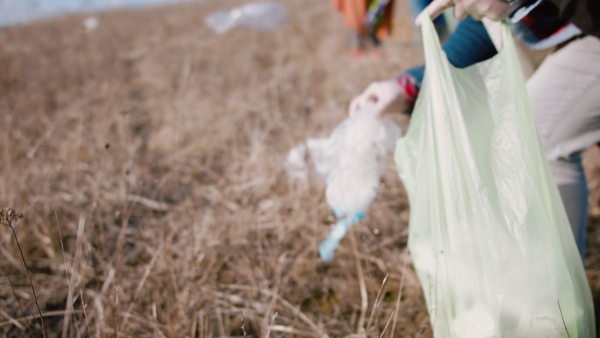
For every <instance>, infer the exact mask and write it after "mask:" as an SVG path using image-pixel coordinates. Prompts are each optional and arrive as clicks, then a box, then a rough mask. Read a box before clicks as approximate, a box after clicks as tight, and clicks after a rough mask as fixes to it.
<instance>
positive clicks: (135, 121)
mask: <svg viewBox="0 0 600 338" xmlns="http://www.w3.org/2000/svg"><path fill="white" fill-rule="evenodd" d="M281 2H282V3H284V4H285V5H286V7H287V8H288V10H289V12H290V14H291V17H292V21H293V24H292V25H290V26H287V27H283V28H281V29H280V30H278V31H277V32H273V33H267V34H261V33H257V32H254V31H251V30H247V29H236V30H234V31H231V32H229V33H227V34H226V35H223V36H216V35H214V34H213V33H212V32H211V31H209V30H208V28H207V27H205V26H204V24H203V18H204V16H205V15H206V14H207V13H209V12H211V11H213V10H217V9H222V8H225V7H231V6H233V5H236V4H239V1H222V0H221V1H205V2H198V3H192V4H183V5H178V6H174V7H165V8H154V9H138V10H130V11H120V12H113V13H101V14H98V17H99V20H100V26H99V28H98V29H97V30H96V31H94V32H92V33H91V34H87V33H85V32H84V30H83V27H82V24H81V22H82V18H83V17H82V16H76V15H75V16H69V17H64V18H60V19H56V20H49V21H45V22H38V23H35V24H31V25H25V26H18V27H11V28H3V29H2V30H0V140H1V143H0V144H1V147H2V148H1V152H0V153H1V155H0V158H1V163H2V166H1V167H0V173H2V180H0V206H14V207H15V208H17V209H18V210H19V211H21V212H23V214H24V215H25V217H24V218H23V219H22V220H21V221H19V223H18V226H17V228H16V233H17V235H18V238H19V241H20V243H21V246H22V247H23V251H24V255H25V258H26V259H27V263H28V265H29V267H30V269H31V274H32V278H33V284H34V286H35V289H36V291H37V293H38V298H39V303H40V306H41V308H42V311H43V312H44V314H45V316H44V323H45V326H46V332H47V333H48V336H49V337H58V336H62V337H86V336H98V337H114V336H123V337H149V336H153V337H154V336H158V337H160V336H166V337H211V336H212V337H216V336H219V337H221V336H239V337H241V336H254V337H263V336H271V337H282V336H286V337H287V336H298V337H303V336H306V337H317V336H324V335H329V336H351V335H364V334H366V335H368V336H379V335H380V334H381V333H382V332H383V331H384V328H385V330H386V331H385V335H386V336H388V335H389V334H390V333H392V332H394V335H395V336H397V337H429V336H431V333H430V330H429V327H428V316H427V313H426V308H425V304H424V302H423V299H422V294H421V291H420V287H419V284H418V281H417V279H416V276H415V274H414V272H413V270H412V269H411V264H410V259H409V257H408V254H407V250H406V242H407V222H408V202H407V200H406V195H405V192H404V190H403V188H402V186H401V183H400V181H399V179H398V178H397V175H396V173H395V171H394V167H393V165H391V164H390V166H389V168H388V169H389V170H388V171H387V172H386V174H385V176H384V181H383V184H382V187H381V191H380V194H379V196H378V199H377V200H376V201H375V203H374V205H373V206H372V208H371V210H370V212H369V218H368V220H367V221H366V222H364V223H363V224H361V225H360V226H357V227H355V229H354V230H353V232H352V235H351V236H349V238H348V239H345V240H344V241H342V244H341V247H340V248H339V249H338V251H337V253H336V258H335V259H334V261H333V262H331V263H324V262H322V261H321V259H320V258H319V257H318V253H317V244H318V242H319V241H320V240H322V239H323V238H324V237H325V236H326V234H327V233H328V232H329V230H330V226H331V224H332V223H333V218H332V213H331V211H330V210H329V208H328V206H327V204H326V202H325V201H324V196H323V195H324V193H323V188H324V187H323V184H322V182H320V181H319V180H318V179H317V178H314V177H313V178H311V180H310V182H309V183H307V184H297V183H293V182H290V181H288V179H287V177H286V175H285V172H284V170H283V168H282V165H283V162H284V159H285V156H286V154H287V151H288V150H289V149H290V148H291V147H292V146H293V145H294V144H295V143H297V142H299V141H302V140H304V139H306V138H307V137H309V136H315V135H324V134H326V133H328V132H329V131H330V130H331V128H333V126H335V125H336V124H337V123H338V122H339V121H340V120H341V119H343V118H344V116H345V109H346V105H347V103H348V101H349V99H350V98H351V97H352V96H353V95H355V94H356V93H358V92H359V91H360V90H362V88H364V86H365V85H366V84H367V83H369V82H370V81H372V80H375V79H382V78H387V77H389V76H391V75H392V74H395V72H397V71H398V70H401V69H403V68H405V67H407V66H410V65H412V64H416V63H419V61H420V60H421V57H422V54H421V50H420V47H419V46H418V45H417V44H412V43H408V42H407V41H409V40H410V38H409V37H410V36H411V34H409V33H407V32H406V30H403V31H400V32H399V33H398V35H397V37H396V39H395V40H394V41H391V42H390V43H389V44H388V46H387V47H386V51H385V52H386V53H387V54H388V56H389V58H388V60H389V61H388V62H386V63H381V62H375V61H371V60H360V61H353V60H349V59H346V58H345V57H344V56H343V55H344V52H345V32H344V30H343V28H342V25H341V20H340V18H339V17H338V16H337V15H336V14H335V13H333V12H331V11H330V10H329V9H328V7H327V6H328V3H327V1H323V0H306V1H292V0H282V1H281ZM401 7H404V8H405V4H404V3H401ZM408 22H409V21H408V17H407V15H405V14H404V15H400V17H399V21H398V23H399V26H400V27H404V28H407V27H410V25H409V24H408ZM407 37H408V38H407ZM403 41H404V42H403ZM588 158H591V160H589V159H588V162H586V163H587V164H586V165H587V168H588V170H589V171H590V174H591V176H592V177H593V179H592V180H590V185H591V187H592V189H593V196H592V205H594V206H598V205H599V204H598V200H599V199H600V195H599V194H600V192H599V191H600V189H598V184H599V183H598V182H600V181H599V180H598V179H597V177H599V176H600V175H598V174H597V171H598V170H599V169H597V168H600V166H599V165H598V163H597V161H596V162H594V161H593V159H595V158H598V155H597V153H592V154H591V155H589V156H588ZM594 177H596V178H594ZM592 215H593V219H592V225H593V226H592V227H591V229H590V233H591V234H590V236H589V237H588V238H589V242H590V243H589V246H590V249H589V255H588V258H587V262H588V265H587V267H588V273H589V276H590V280H591V283H592V287H593V289H594V292H595V294H598V293H600V252H599V251H598V248H597V247H598V245H597V244H598V242H600V237H599V236H600V235H599V233H598V231H599V227H597V226H596V225H595V224H596V223H597V222H598V221H597V219H598V217H599V216H600V212H598V211H597V210H596V209H593V210H592ZM376 229H377V231H375V230H376ZM352 236H355V239H356V244H355V246H353V245H352V243H351V240H350V239H351V238H353V237H352ZM13 237H14V236H13V234H12V232H11V231H10V228H7V227H0V241H1V242H0V276H1V277H0V334H1V335H2V336H5V337H20V336H26V335H28V334H29V331H28V328H30V330H31V331H32V332H33V334H34V335H39V334H41V326H40V321H39V320H35V319H33V318H32V317H35V316H36V313H37V311H36V309H35V303H34V299H33V297H32V294H31V289H30V286H29V281H28V279H27V274H26V273H25V271H24V268H23V265H22V262H21V259H20V255H19V251H18V248H17V246H16V244H15V241H14V238H13ZM406 263H408V265H405V264H406ZM385 276H388V278H387V281H386V283H385V284H384V285H383V286H382V282H383V279H384V278H385ZM402 279H403V284H402V290H401V292H402V296H401V298H399V297H398V294H399V292H400V283H401V280H402ZM13 286H14V289H13ZM361 289H364V290H366V292H364V295H365V296H366V298H365V296H363V297H361V291H360V290H361ZM379 292H381V294H380V295H379V298H378V300H377V304H376V305H377V306H376V307H377V308H376V309H374V308H373V306H374V303H375V299H376V297H377V295H378V293H379ZM365 302H366V304H367V307H366V308H365V306H364V303H365ZM21 309H22V310H21ZM396 310H397V312H395V311H396ZM371 313H373V314H374V315H371ZM392 315H393V316H392ZM361 318H362V319H361ZM390 320H391V321H390ZM359 323H362V325H359ZM367 324H368V331H367V332H364V331H362V328H360V327H358V326H367ZM386 325H387V326H388V327H387V328H386ZM392 326H393V327H392Z"/></svg>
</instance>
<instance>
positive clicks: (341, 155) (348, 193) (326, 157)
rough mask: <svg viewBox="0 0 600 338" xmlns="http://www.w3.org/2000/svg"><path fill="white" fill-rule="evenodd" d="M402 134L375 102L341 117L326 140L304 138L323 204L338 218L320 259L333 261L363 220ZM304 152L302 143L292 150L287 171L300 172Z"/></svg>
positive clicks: (290, 172)
mask: <svg viewBox="0 0 600 338" xmlns="http://www.w3.org/2000/svg"><path fill="white" fill-rule="evenodd" d="M401 134H402V132H401V129H400V127H399V126H398V125H397V124H396V123H394V122H393V121H391V120H387V119H384V118H381V117H380V116H379V114H378V113H377V108H376V107H375V104H374V103H372V102H370V103H368V104H366V105H365V106H364V107H362V108H361V109H360V110H359V111H358V112H357V113H356V114H354V115H352V116H349V117H348V118H347V119H346V120H344V121H342V122H341V123H340V124H339V125H338V126H337V127H336V128H335V129H334V130H333V132H332V133H331V135H330V136H329V137H328V138H311V139H308V140H307V141H306V147H307V149H308V153H309V154H310V157H311V159H312V162H313V164H314V167H315V170H316V172H317V173H318V174H319V175H320V176H321V177H323V178H324V179H325V182H326V184H327V188H326V190H325V196H326V199H327V203H328V204H329V206H330V207H331V208H332V209H333V211H334V213H335V215H336V216H337V217H338V218H341V219H340V220H339V222H338V223H337V224H336V226H335V228H334V230H333V231H332V232H331V234H330V235H329V237H327V239H326V240H325V241H323V242H322V243H321V244H320V245H319V253H320V255H321V258H323V260H325V261H329V260H331V259H332V258H333V253H334V251H335V248H336V247H337V245H338V244H339V242H340V240H341V239H342V238H343V237H344V235H345V234H346V233H347V231H348V229H349V228H350V226H352V224H354V223H356V222H358V221H359V220H362V219H364V218H365V213H366V211H367V209H368V208H369V206H370V205H371V202H372V201H373V199H374V198H375V196H376V194H377V188H378V186H379V182H380V179H381V175H382V174H383V172H384V170H385V164H386V162H387V159H388V154H389V153H391V151H392V150H393V149H394V146H395V142H396V140H397V139H398V138H399V137H400V136H401ZM303 156H304V153H303V146H302V145H298V146H296V147H294V148H293V149H292V150H291V151H290V153H289V154H288V158H287V161H288V162H287V164H286V168H287V170H288V175H290V176H292V177H300V176H302V173H303V171H302V170H303V166H302V161H300V159H301V158H303ZM295 175H296V176H295ZM298 175H299V176H298Z"/></svg>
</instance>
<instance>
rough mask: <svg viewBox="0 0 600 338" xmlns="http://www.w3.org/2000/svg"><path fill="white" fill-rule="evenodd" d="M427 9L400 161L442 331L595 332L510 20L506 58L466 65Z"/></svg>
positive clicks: (436, 325)
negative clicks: (420, 73) (456, 61)
mask: <svg viewBox="0 0 600 338" xmlns="http://www.w3.org/2000/svg"><path fill="white" fill-rule="evenodd" d="M424 13H425V12H424ZM421 16H422V33H423V43H424V46H425V61H426V65H427V70H426V73H425V79H424V81H423V85H422V87H421V92H420V94H419V99H418V101H417V102H416V106H415V110H414V112H413V116H412V119H411V122H410V126H409V128H408V131H407V133H406V136H405V137H403V138H400V139H399V140H398V142H397V146H396V154H395V160H396V165H397V167H398V172H399V174H400V177H401V179H402V181H403V183H404V185H405V187H406V190H407V192H408V195H409V199H410V205H411V216H410V231H409V249H410V253H411V257H412V259H413V264H414V267H415V270H416V271H417V274H418V277H419V280H420V282H421V286H422V288H423V293H424V295H425V299H426V301H427V308H428V311H429V315H430V320H431V327H432V328H433V331H434V335H435V336H436V337H451V338H453V337H456V338H469V337H473V338H488V337H507V338H517V337H522V338H533V337H535V338H540V337H552V338H557V337H571V338H576V337H590V338H592V337H595V322H594V308H593V304H592V296H591V292H590V288H589V285H588V283H587V279H586V275H585V271H584V268H583V264H582V262H581V257H580V256H579V253H578V250H577V247H576V244H575V240H574V238H573V234H572V233H571V228H570V226H569V221H568V219H567V215H566V212H565V208H564V206H563V203H562V201H561V198H560V195H559V192H558V189H557V186H556V183H555V182H554V179H553V178H552V176H551V173H550V169H549V166H548V164H547V160H546V157H545V155H544V152H543V150H542V147H541V145H540V141H539V138H538V136H537V131H536V128H535V125H534V121H533V116H532V114H531V109H530V107H529V101H528V97H527V94H526V93H527V92H526V88H525V82H524V79H523V76H522V74H521V70H520V67H519V64H518V59H517V54H516V50H515V46H514V42H513V40H512V38H511V35H510V31H509V29H508V27H507V26H506V24H503V25H502V43H503V45H504V46H503V48H502V50H501V51H500V52H499V53H498V54H497V55H496V56H495V57H493V58H492V59H490V60H487V61H485V62H482V63H479V64H476V65H473V66H471V67H468V68H466V69H457V68H454V67H453V66H451V65H450V64H449V63H448V60H447V58H446V56H445V54H444V53H443V51H442V50H441V47H440V44H439V42H438V38H437V36H436V33H435V30H434V28H433V24H432V22H431V19H430V18H429V16H428V15H427V14H421Z"/></svg>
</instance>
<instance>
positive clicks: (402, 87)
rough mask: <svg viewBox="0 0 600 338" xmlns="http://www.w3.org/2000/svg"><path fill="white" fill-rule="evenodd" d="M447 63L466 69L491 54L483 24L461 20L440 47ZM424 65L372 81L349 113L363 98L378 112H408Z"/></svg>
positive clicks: (494, 51)
mask: <svg viewBox="0 0 600 338" xmlns="http://www.w3.org/2000/svg"><path fill="white" fill-rule="evenodd" d="M443 50H444V51H445V52H446V55H447V56H448V61H450V64H452V65H453V66H455V67H457V68H466V67H468V66H470V65H473V64H475V63H477V62H481V61H484V60H487V59H489V58H491V57H492V56H494V55H495V54H496V53H497V51H496V47H494V44H493V42H492V40H491V39H490V37H489V35H488V34H487V31H486V29H485V27H484V26H483V24H482V23H481V22H478V21H475V20H473V19H471V18H470V17H468V18H467V19H465V20H463V21H461V22H460V23H459V25H458V27H457V28H456V31H455V32H454V33H453V34H452V35H451V36H450V37H449V38H448V40H447V41H446V43H445V44H444V46H443ZM424 71H425V66H417V67H414V68H411V69H409V70H407V71H405V72H403V73H402V74H400V75H399V76H398V77H397V78H396V79H392V80H387V81H380V82H374V83H372V84H371V85H369V87H367V89H366V90H365V91H364V92H363V93H362V94H361V95H359V96H357V97H356V98H355V99H354V100H352V103H351V104H350V114H353V113H354V112H356V111H357V110H358V109H359V108H360V107H361V106H362V105H364V104H365V103H366V102H367V101H375V102H376V105H377V108H378V109H379V112H380V113H389V112H396V111H401V112H405V111H410V110H412V105H413V104H414V101H415V100H416V98H417V95H418V90H419V87H420V86H421V81H423V74H424Z"/></svg>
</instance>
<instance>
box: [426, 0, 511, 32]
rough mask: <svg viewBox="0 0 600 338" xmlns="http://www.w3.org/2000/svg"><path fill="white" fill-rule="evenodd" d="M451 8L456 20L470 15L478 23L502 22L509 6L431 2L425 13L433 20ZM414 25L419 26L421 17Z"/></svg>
mask: <svg viewBox="0 0 600 338" xmlns="http://www.w3.org/2000/svg"><path fill="white" fill-rule="evenodd" d="M452 6H455V8H454V16H455V17H456V18H457V19H458V20H463V19H464V18H466V17H467V15H471V17H472V18H473V19H474V20H478V21H479V20H481V19H482V18H483V17H488V18H490V19H492V20H495V21H498V20H502V19H503V18H504V17H505V16H506V13H507V12H508V10H509V9H510V5H509V4H508V3H507V2H505V1H502V0H433V2H431V4H430V5H429V6H427V12H428V13H429V16H430V17H431V19H432V20H433V19H435V18H437V17H438V16H439V15H440V14H442V13H443V12H444V11H445V10H446V9H447V8H450V7H452ZM415 24H416V25H417V26H421V16H419V17H417V20H416V21H415Z"/></svg>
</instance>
